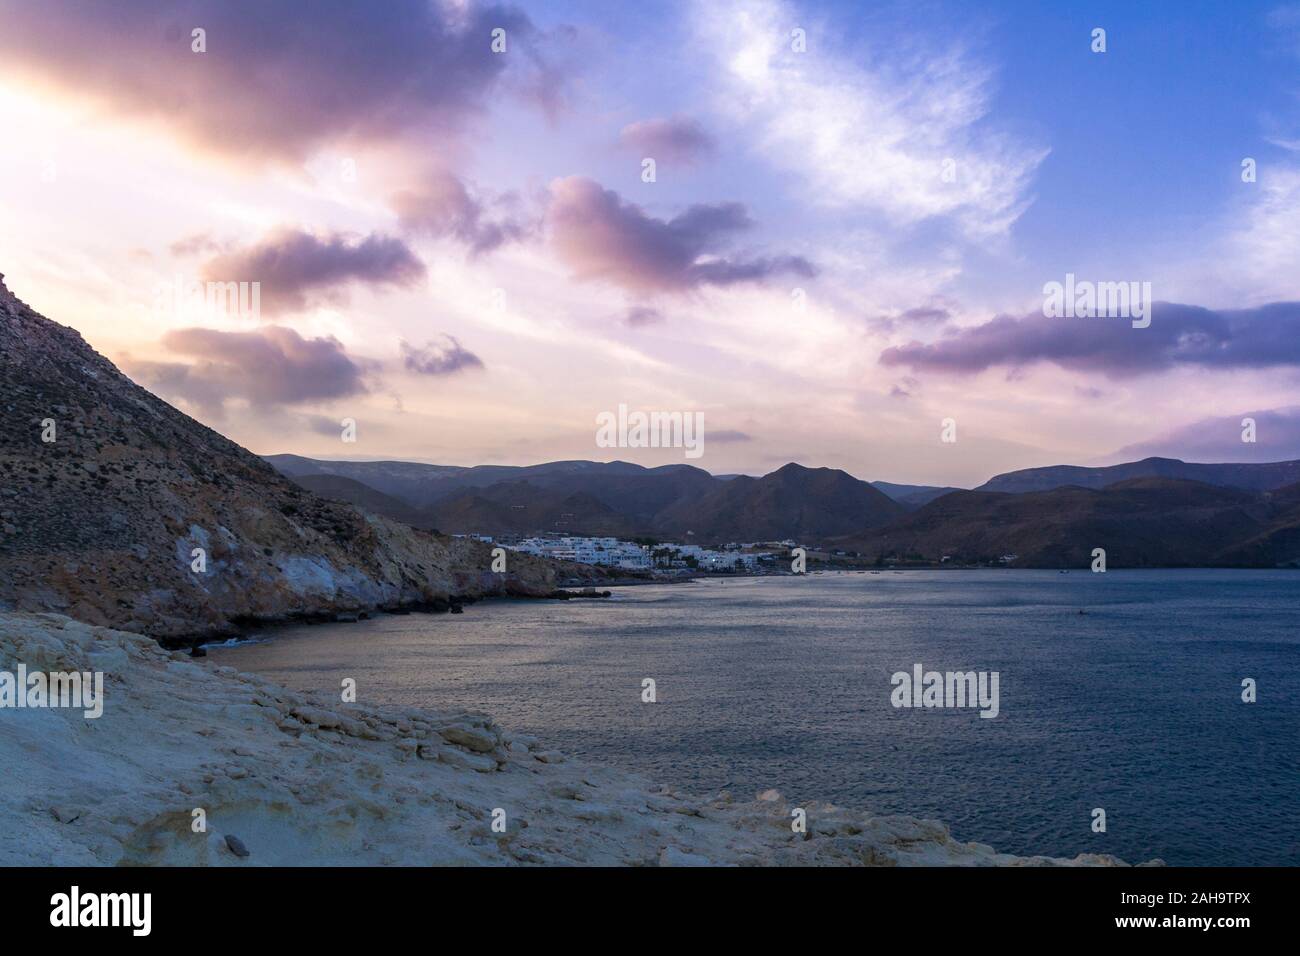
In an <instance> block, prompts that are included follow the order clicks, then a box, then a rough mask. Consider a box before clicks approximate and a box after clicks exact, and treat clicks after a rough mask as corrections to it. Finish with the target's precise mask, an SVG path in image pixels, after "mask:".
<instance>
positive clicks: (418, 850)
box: [0, 612, 1122, 866]
mask: <svg viewBox="0 0 1300 956" xmlns="http://www.w3.org/2000/svg"><path fill="white" fill-rule="evenodd" d="M19 663H23V664H25V665H26V666H27V668H29V670H31V671H36V670H40V671H44V672H60V671H62V672H71V671H94V670H97V671H102V672H103V673H104V695H103V713H102V715H101V716H100V717H98V718H91V719H87V718H86V717H85V716H84V713H83V711H82V710H81V709H68V708H60V709H43V708H37V709H20V710H18V709H7V708H6V709H3V710H0V730H2V731H3V732H0V766H2V767H4V769H5V772H4V773H0V866H23V865H41V866H50V865H76V866H93V865H106V866H113V865H133V864H135V865H140V864H143V865H213V866H256V865H263V866H264V865H273V866H293V865H461V864H486V865H521V864H549V865H631V866H656V865H658V866H707V865H728V866H729V865H741V866H746V865H755V866H757V865H869V866H906V865H918V864H919V865H935V864H940V865H960V866H987V865H1008V866H1023V865H1043V866H1054V865H1122V864H1120V861H1118V860H1116V859H1114V858H1113V857H1109V856H1095V855H1081V856H1079V857H1077V858H1075V859H1074V860H1060V859H1051V858H1047V857H1028V858H1025V857H1015V856H1010V855H1007V854H1001V853H997V852H995V851H994V850H993V849H992V848H990V847H987V846H983V845H981V844H975V843H961V842H958V841H956V840H954V839H953V838H952V836H951V835H950V834H949V833H948V830H947V828H946V827H945V826H943V825H942V824H940V823H936V822H934V821H930V820H918V819H913V818H911V817H901V816H891V817H880V816H873V815H872V814H870V813H865V812H861V811H853V810H846V809H840V808H836V807H831V806H822V805H818V804H814V803H808V804H807V805H805V806H804V807H803V808H802V809H804V810H805V811H806V814H807V832H806V833H796V832H794V829H793V828H792V827H791V820H792V816H791V810H792V808H791V807H790V806H789V804H788V803H787V802H786V801H785V800H783V799H782V798H781V796H780V795H779V794H777V793H775V792H774V791H769V792H767V793H764V794H761V795H759V797H758V798H757V799H755V800H749V801H736V800H733V799H732V798H731V797H729V796H727V795H725V794H723V795H720V796H719V797H717V798H716V799H713V800H702V799H695V798H691V797H688V796H683V795H681V794H677V793H674V792H671V791H669V790H666V789H663V788H661V787H654V786H652V785H651V784H650V783H648V782H647V781H645V780H643V779H641V778H639V777H635V776H632V775H629V774H627V773H625V772H622V771H617V770H612V769H605V768H601V767H597V766H591V765H586V764H583V763H580V762H575V761H570V760H567V759H565V758H564V756H563V755H561V754H558V753H556V752H554V751H547V750H544V749H542V747H541V745H540V744H538V742H537V741H536V740H533V739H531V738H528V737H524V736H520V735H513V734H511V733H510V732H508V731H506V730H503V729H502V728H501V727H499V726H498V725H497V724H496V723H494V722H493V721H492V720H491V719H490V718H488V717H486V716H484V715H481V714H460V713H435V712H431V711H425V710H412V709H403V708H391V707H390V708H383V707H375V706H369V705H366V704H340V703H338V702H337V701H335V702H330V701H326V700H323V699H313V698H310V697H307V696H303V695H300V694H297V693H295V692H292V691H290V690H287V689H285V688H284V687H281V686H279V685H276V684H274V683H272V682H271V681H268V680H266V679H264V678H260V677H255V676H252V675H249V674H242V673H238V672H236V671H235V670H234V669H233V668H230V667H222V666H218V665H216V664H214V663H212V662H211V661H210V660H209V661H193V660H189V659H187V658H185V657H184V656H183V655H181V654H179V653H176V654H173V653H169V652H168V651H166V650H164V649H163V648H162V647H161V646H160V645H159V644H158V643H157V642H156V641H153V640H151V639H149V638H146V637H143V636H141V635H137V634H129V633H125V632H122V631H115V630H110V629H108V628H103V627H92V626H88V625H86V624H82V623H79V622H76V621H73V620H71V619H69V618H66V617H63V616H60V615H54V614H16V613H3V612H0V670H7V671H9V672H11V673H12V672H14V671H15V670H16V668H17V665H18V664H19ZM364 696H365V695H364V691H362V693H361V694H360V698H361V699H364ZM200 820H201V822H202V827H201V828H200V827H199V825H198V824H199V821H200ZM494 822H495V823H496V825H495V826H494Z"/></svg>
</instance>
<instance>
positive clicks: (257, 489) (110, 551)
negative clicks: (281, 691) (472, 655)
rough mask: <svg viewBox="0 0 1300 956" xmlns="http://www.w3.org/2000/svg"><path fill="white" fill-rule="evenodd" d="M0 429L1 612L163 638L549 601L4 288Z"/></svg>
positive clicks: (484, 551) (544, 566) (545, 589)
mask: <svg viewBox="0 0 1300 956" xmlns="http://www.w3.org/2000/svg"><path fill="white" fill-rule="evenodd" d="M0 413H3V415H2V420H3V424H2V425H0V609H10V610H14V609H16V610H33V611H36V610H54V611H59V612H62V613H65V614H68V615H70V616H72V617H75V618H77V619H79V620H83V621H87V622H90V623H92V624H105V625H112V626H115V627H121V628H126V629H129V630H136V631H141V632H143V633H146V634H150V635H153V636H157V637H169V636H181V635H194V634H208V633H220V632H222V631H229V630H231V629H233V628H235V627H236V626H237V625H238V624H239V623H241V622H247V621H257V620H276V619H282V618H287V617H294V616H300V615H314V614H327V613H335V612H356V611H360V610H366V609H370V608H380V607H390V606H400V605H412V604H422V603H427V602H433V601H439V600H446V599H448V598H450V597H452V596H456V595H462V596H468V597H475V596H482V595H489V594H518V595H539V596H540V595H545V594H549V593H550V592H551V591H553V590H554V588H555V584H556V569H555V566H554V565H553V564H551V563H549V562H545V561H541V560H537V559H532V558H528V557H527V556H524V555H517V554H512V555H510V558H509V565H508V567H509V573H508V574H495V573H493V572H492V571H491V554H490V548H489V547H488V546H486V545H484V544H481V543H479V542H476V541H470V540H465V539H457V538H449V537H445V536H441V535H437V534H434V533H430V532H427V531H419V530H415V529H413V528H411V527H408V526H405V525H401V524H398V523H396V522H393V521H390V520H387V519H384V518H382V517H379V516H377V515H373V514H369V513H363V512H361V511H359V510H358V509H356V508H355V507H352V506H350V505H347V504H344V503H342V502H337V501H327V500H325V499H323V498H320V497H317V496H316V495H314V494H312V493H311V492H309V491H306V490H304V489H302V488H300V487H298V486H297V485H295V484H294V483H293V482H291V481H289V480H288V479H287V478H285V477H283V476H282V475H280V474H279V473H278V472H276V471H275V469H273V468H272V467H271V466H270V465H268V464H266V463H265V462H264V461H262V460H261V459H260V458H258V457H257V456H255V455H253V454H252V453H250V452H248V451H246V450H245V449H243V448H241V447H240V446H238V445H236V444H235V443H234V442H232V441H230V440H228V439H226V438H224V437H222V436H221V435H219V434H217V433H216V432H214V431H212V430H211V429H209V428H207V427H205V426H203V425H201V424H199V423H198V422H196V421H194V420H193V419H192V418H190V417H188V416H187V415H184V414H183V413H181V412H180V411H178V410H177V409H175V408H173V407H172V406H171V405H169V404H167V403H166V402H164V401H162V400H161V399H159V398H157V397H156V396H154V395H153V394H151V393H149V392H148V391H146V390H144V389H143V388H141V387H139V386H138V385H136V384H135V383H134V382H132V381H131V380H130V379H129V378H127V377H126V376H125V375H123V374H122V373H121V372H120V371H119V370H118V369H117V368H116V367H115V366H114V365H113V364H112V363H111V362H109V361H108V360H107V359H105V358H104V357H103V356H101V355H99V354H98V353H97V352H95V351H94V350H93V349H92V348H90V346H89V345H87V344H86V342H85V341H84V340H83V339H82V338H81V336H80V335H79V334H77V332H75V331H74V330H72V329H70V328H66V327H64V326H61V325H57V324H56V323H54V322H51V321H50V320H49V319H46V318H44V317H43V316H41V315H39V314H37V313H36V312H35V311H33V310H32V309H31V308H29V307H28V306H27V305H25V304H24V303H22V302H21V301H19V300H18V299H17V298H16V297H15V296H13V295H12V294H11V293H10V292H9V291H8V290H7V289H6V288H5V287H4V284H3V277H2V276H0ZM200 554H201V556H202V560H201V562H200V563H196V561H198V559H199V557H200ZM196 567H201V568H202V570H198V571H196V570H194V568H196ZM580 573H582V572H580V571H575V570H573V569H569V570H567V571H566V572H565V575H566V576H573V575H574V574H580Z"/></svg>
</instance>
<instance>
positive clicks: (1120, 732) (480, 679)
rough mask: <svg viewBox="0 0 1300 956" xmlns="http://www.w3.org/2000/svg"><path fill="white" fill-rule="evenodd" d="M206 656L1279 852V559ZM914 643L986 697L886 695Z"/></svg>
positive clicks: (733, 590)
mask: <svg viewBox="0 0 1300 956" xmlns="http://www.w3.org/2000/svg"><path fill="white" fill-rule="evenodd" d="M210 653H211V656H212V657H213V658H215V659H216V660H217V661H218V662H219V663H222V664H229V665H232V666H235V667H238V668H240V669H242V670H249V671H253V672H256V673H261V674H264V675H266V676H269V677H272V678H275V679H277V680H279V681H281V682H283V683H285V684H287V685H289V686H291V687H294V688H298V689H310V690H315V691H319V692H322V693H327V694H336V693H339V688H340V685H341V682H342V680H343V679H344V678H347V677H351V678H354V679H355V680H356V682H357V693H358V699H359V701H360V702H362V703H365V702H367V701H368V702H373V703H387V704H401V705H411V706H427V707H431V708H436V709H441V710H449V709H450V710H465V711H477V712H485V713H488V714H491V715H493V716H494V717H496V718H497V719H498V721H499V722H500V723H501V724H503V725H504V726H506V727H508V728H510V729H513V730H515V731H519V732H523V733H527V734H531V735H534V736H536V737H538V738H540V739H541V740H542V741H543V742H544V743H545V744H546V746H547V747H550V748H554V749H558V750H561V751H564V752H566V753H568V754H570V755H572V756H578V757H582V758H584V759H587V760H590V761H596V762H601V763H605V764H610V765H615V766H618V767H622V768H626V769H628V770H631V771H635V772H638V773H640V774H643V775H645V776H646V777H648V778H650V779H651V780H653V781H655V782H658V783H664V784H668V785H670V786H672V787H673V788H674V789H677V790H680V791H682V792H686V793H694V794H698V795H701V796H710V795H713V794H715V793H717V792H718V791H720V790H727V791H730V792H731V793H732V794H733V795H734V796H735V797H737V798H738V799H740V798H745V799H748V798H752V797H753V796H755V795H756V794H758V793H760V792H762V791H765V790H770V789H775V790H777V791H779V792H780V793H781V794H782V795H783V796H784V797H786V798H787V799H789V800H790V801H792V802H793V803H794V804H795V805H802V804H806V803H809V802H812V801H816V802H818V803H828V802H829V803H834V804H837V805H840V806H851V807H858V808H862V809H864V810H869V811H871V812H874V813H881V814H885V813H905V814H910V815H914V816H922V817H928V818H933V819H938V820H941V821H943V822H945V823H946V824H948V825H949V827H950V829H951V831H952V834H953V836H954V837H955V838H956V839H959V840H963V841H972V840H973V841H978V842H981V843H987V844H990V845H991V846H993V847H995V848H996V849H998V850H1001V851H1006V852H1011V853H1016V854H1024V855H1033V854H1046V855H1051V856H1067V857H1071V856H1074V855H1075V854H1078V853H1111V854H1115V855H1117V856H1119V857H1121V858H1122V859H1124V860H1126V861H1128V862H1131V863H1139V862H1144V861H1149V860H1153V859H1160V860H1163V861H1164V862H1166V863H1168V864H1170V865H1189V866H1197V865H1226V866H1253V865H1266V864H1271V865H1290V866H1295V865H1300V572H1288V571H1245V570H1243V571H1236V570H1168V571H1166V570H1132V571H1126V570H1111V571H1107V572H1105V573H1100V574H1094V573H1089V572H1088V571H1087V570H1086V569H1084V570H1079V571H1073V572H1071V573H1069V574H1062V573H1059V572H1056V571H1018V570H1010V569H1007V570H956V569H954V570H924V571H921V570H916V571H913V570H905V571H891V570H882V571H880V572H878V573H870V572H861V573H859V572H835V573H833V572H826V573H820V574H818V573H810V574H806V575H802V576H784V577H734V578H708V579H702V580H699V581H696V582H693V583H688V584H664V585H658V584H656V585H643V586H635V587H625V588H617V589H614V594H613V596H612V597H610V598H608V599H605V600H571V601H527V600H499V601H486V602H481V603H478V604H475V605H472V606H469V607H467V608H466V611H465V613H464V614H462V615H450V614H412V615H403V616H379V617H376V618H373V619H370V620H365V621H360V622H357V623H352V624H327V625H317V626H294V627H285V628H278V629H273V630H268V631H266V632H265V633H263V634H260V635H258V636H257V638H256V639H255V640H253V641H250V642H246V643H241V644H239V645H237V646H233V647H232V646H222V647H213V648H212V649H211V650H210ZM918 665H919V667H920V670H921V673H922V674H923V675H924V674H928V673H929V672H938V673H940V674H945V673H946V672H949V671H951V672H956V673H966V672H970V671H974V672H976V673H983V674H985V675H986V676H987V677H991V675H992V674H993V673H994V672H996V673H997V675H998V677H997V688H998V699H997V716H996V717H991V718H990V717H982V716H980V714H981V708H980V707H978V706H969V704H970V703H971V702H970V701H967V702H966V703H967V704H968V706H964V707H959V706H951V707H949V706H942V707H939V706H933V707H924V706H914V707H906V706H896V705H897V704H899V703H900V697H901V694H902V691H901V690H900V686H901V684H902V683H904V682H903V681H901V679H900V678H901V675H907V676H908V678H909V680H910V678H911V676H912V675H913V673H914V672H915V671H916V669H917V667H918ZM896 675H899V676H896ZM647 681H652V682H653V684H648V683H647ZM990 686H991V685H990V684H987V683H986V687H990ZM909 689H910V688H909ZM650 691H653V693H650ZM651 697H653V700H650V699H649V698H651ZM1244 698H1250V699H1244ZM915 700H916V701H917V702H920V700H921V697H920V694H918V695H917V696H916V698H915ZM932 702H933V698H932ZM951 702H952V703H954V704H955V703H959V701H957V700H952V701H951ZM983 710H984V711H985V712H991V708H988V707H985V708H983ZM1099 810H1100V811H1103V813H1102V814H1099V813H1098V811H1099ZM1103 822H1104V829H1103V828H1101V824H1102V823H1103Z"/></svg>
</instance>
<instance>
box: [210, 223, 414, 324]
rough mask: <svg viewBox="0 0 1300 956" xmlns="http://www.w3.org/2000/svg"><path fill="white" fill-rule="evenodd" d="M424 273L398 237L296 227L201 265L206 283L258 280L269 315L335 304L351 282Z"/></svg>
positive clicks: (387, 282)
mask: <svg viewBox="0 0 1300 956" xmlns="http://www.w3.org/2000/svg"><path fill="white" fill-rule="evenodd" d="M424 275H425V269H424V263H423V262H421V261H420V260H419V259H418V258H416V255H415V253H413V252H412V251H411V250H410V249H409V248H408V247H407V245H406V243H404V242H402V240H400V239H394V238H391V237H389V236H381V235H378V234H371V235H369V236H366V237H365V238H358V237H351V236H345V235H342V234H339V233H333V234H330V235H325V236H318V235H316V234H314V233H310V232H303V231H301V230H296V229H281V230H278V231H276V232H274V233H271V234H270V235H268V236H267V237H266V238H265V239H262V240H261V241H260V242H258V243H256V244H254V245H252V246H246V247H238V248H235V249H232V250H231V251H229V252H226V253H223V254H222V255H219V256H217V257H216V258H213V259H210V260H209V261H208V262H207V263H206V264H205V265H204V267H203V278H204V279H206V280H209V281H215V282H258V283H261V303H262V309H263V310H264V311H265V312H267V313H270V314H274V313H279V312H299V311H301V310H303V309H305V308H307V307H308V306H310V305H313V304H316V303H318V302H331V303H336V302H339V301H341V300H342V298H343V290H344V288H345V287H346V286H348V285H350V284H352V283H360V284H364V285H371V286H378V287H391V286H399V287H400V286H411V285H414V284H415V283H417V282H419V281H420V280H422V279H423V278H424Z"/></svg>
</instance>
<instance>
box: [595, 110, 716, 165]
mask: <svg viewBox="0 0 1300 956" xmlns="http://www.w3.org/2000/svg"><path fill="white" fill-rule="evenodd" d="M618 142H619V145H620V146H623V147H626V148H628V149H631V150H635V151H636V152H637V153H639V154H640V155H641V156H648V157H651V158H653V159H655V160H656V161H658V160H668V161H669V162H680V163H693V162H695V161H696V160H697V159H700V158H701V157H703V156H706V155H708V154H709V153H711V152H713V149H714V141H713V137H712V136H710V135H709V133H708V131H707V130H705V128H704V127H703V126H701V125H700V123H699V122H698V121H697V120H693V119H691V118H689V117H686V116H672V117H668V118H666V119H664V118H660V119H648V120H640V121H638V122H636V123H629V124H628V125H627V126H624V127H623V129H622V131H621V132H620V133H619V135H618Z"/></svg>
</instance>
